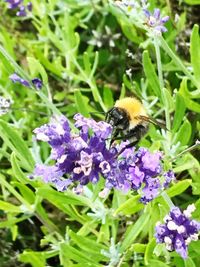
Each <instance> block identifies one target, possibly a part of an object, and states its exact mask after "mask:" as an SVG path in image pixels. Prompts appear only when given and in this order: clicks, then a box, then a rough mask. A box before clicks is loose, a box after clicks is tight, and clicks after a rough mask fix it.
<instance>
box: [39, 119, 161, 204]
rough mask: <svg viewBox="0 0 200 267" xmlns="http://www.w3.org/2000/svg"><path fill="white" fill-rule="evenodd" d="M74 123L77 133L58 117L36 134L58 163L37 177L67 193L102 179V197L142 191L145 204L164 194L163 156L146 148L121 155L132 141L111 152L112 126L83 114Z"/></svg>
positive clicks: (127, 151)
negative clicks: (114, 193)
mask: <svg viewBox="0 0 200 267" xmlns="http://www.w3.org/2000/svg"><path fill="white" fill-rule="evenodd" d="M74 119H75V127H76V128H77V130H76V131H75V132H76V133H74V132H73V131H71V129H70V127H69V123H68V121H67V119H66V118H65V117H64V116H61V117H58V118H56V117H55V118H53V119H52V120H51V121H50V123H49V124H45V125H43V126H41V127H39V128H36V129H35V130H34V133H35V134H36V137H37V139H38V140H41V141H44V142H48V143H49V145H50V146H51V158H52V159H53V160H54V161H55V164H54V165H53V166H46V169H45V165H39V166H36V168H35V173H34V174H35V176H42V177H43V180H44V181H45V182H50V183H52V184H54V185H55V186H56V187H57V189H58V190H65V189H66V188H67V186H68V185H70V184H71V185H72V186H75V187H76V185H78V186H79V185H81V186H83V185H86V184H87V183H89V182H92V183H97V182H98V180H99V178H100V176H102V177H103V178H104V179H105V189H104V190H103V191H102V192H101V193H100V195H101V196H104V195H106V194H107V193H108V192H109V190H111V189H112V188H116V189H119V190H122V191H123V192H127V191H128V190H140V191H141V195H142V197H141V201H142V202H143V203H145V204H146V203H148V202H149V201H151V200H152V199H153V198H155V197H156V196H157V195H158V194H159V193H160V191H161V190H162V189H163V185H162V183H161V182H160V180H159V179H158V177H157V176H159V175H160V174H161V171H162V166H161V159H162V154H161V153H160V152H156V153H150V152H149V151H148V150H147V149H145V148H140V149H139V150H138V151H137V152H135V151H134V148H128V149H126V150H124V151H123V153H121V154H120V155H118V152H119V151H121V149H122V148H123V147H124V146H126V145H127V143H128V141H127V142H122V143H121V144H120V145H116V146H113V147H111V148H109V146H108V144H109V142H107V139H109V138H110V137H111V134H112V127H111V126H110V124H107V123H106V122H103V121H100V122H96V121H94V120H93V119H90V118H85V117H83V116H82V115H81V114H76V115H75V116H74ZM51 171H52V172H54V173H51ZM105 192H106V193H105Z"/></svg>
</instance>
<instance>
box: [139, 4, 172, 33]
mask: <svg viewBox="0 0 200 267" xmlns="http://www.w3.org/2000/svg"><path fill="white" fill-rule="evenodd" d="M144 14H145V16H146V18H147V21H146V24H147V26H148V27H149V28H152V29H153V30H154V32H155V33H157V34H161V33H162V32H166V31H167V28H166V27H165V26H164V24H165V23H166V22H167V21H168V20H169V16H165V17H162V18H161V16H160V9H158V8H155V9H154V12H153V13H151V12H150V11H149V10H147V9H144Z"/></svg>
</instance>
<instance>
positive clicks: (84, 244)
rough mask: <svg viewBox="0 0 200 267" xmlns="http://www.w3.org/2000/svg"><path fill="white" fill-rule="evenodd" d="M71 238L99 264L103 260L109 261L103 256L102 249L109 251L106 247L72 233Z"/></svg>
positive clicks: (70, 233)
mask: <svg viewBox="0 0 200 267" xmlns="http://www.w3.org/2000/svg"><path fill="white" fill-rule="evenodd" d="M69 236H70V237H71V239H72V240H73V241H74V242H75V243H76V245H77V246H78V247H80V248H81V249H82V250H84V251H86V253H89V254H91V255H93V257H94V258H95V259H96V261H98V262H99V261H101V260H106V259H107V258H106V257H105V256H104V255H102V254H101V250H102V249H104V250H108V248H107V247H106V246H104V245H102V244H99V243H97V241H94V240H92V239H90V238H87V237H83V236H80V235H77V234H76V233H74V232H72V231H70V232H69Z"/></svg>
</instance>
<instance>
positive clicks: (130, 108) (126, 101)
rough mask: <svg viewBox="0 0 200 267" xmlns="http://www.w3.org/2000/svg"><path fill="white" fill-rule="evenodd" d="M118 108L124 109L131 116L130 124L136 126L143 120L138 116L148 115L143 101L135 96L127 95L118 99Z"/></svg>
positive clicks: (116, 104)
mask: <svg viewBox="0 0 200 267" xmlns="http://www.w3.org/2000/svg"><path fill="white" fill-rule="evenodd" d="M115 107H116V108H122V109H124V110H125V111H126V112H127V113H128V115H129V116H130V126H131V127H135V126H136V125H137V124H139V123H140V122H141V120H140V119H138V118H137V117H138V116H139V115H141V116H147V113H146V111H145V109H144V107H143V105H142V103H141V102H140V101H139V100H138V99H136V98H134V97H125V98H123V99H120V100H117V101H116V103H115Z"/></svg>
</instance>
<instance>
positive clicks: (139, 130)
mask: <svg viewBox="0 0 200 267" xmlns="http://www.w3.org/2000/svg"><path fill="white" fill-rule="evenodd" d="M105 121H106V122H107V123H109V124H110V125H111V126H112V127H113V133H112V137H111V143H110V144H111V145H112V143H113V142H114V141H115V140H129V141H130V143H129V144H128V145H127V146H126V148H128V147H132V146H134V145H136V144H137V143H138V142H139V141H140V139H141V138H142V137H143V136H144V135H145V134H146V133H147V131H148V129H149V122H151V123H153V124H156V125H158V124H159V123H158V122H157V121H155V120H154V119H152V118H150V117H149V116H148V115H147V112H146V110H145V108H144V106H143V104H142V103H141V102H140V101H139V100H138V99H136V98H134V97H126V98H123V99H120V100H117V101H116V103H115V105H114V107H112V108H111V109H110V110H108V112H107V113H106V117H105ZM123 150H124V149H123ZM120 153H121V152H120Z"/></svg>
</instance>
